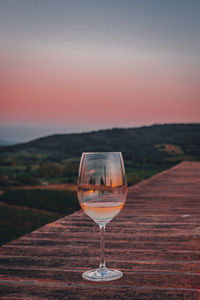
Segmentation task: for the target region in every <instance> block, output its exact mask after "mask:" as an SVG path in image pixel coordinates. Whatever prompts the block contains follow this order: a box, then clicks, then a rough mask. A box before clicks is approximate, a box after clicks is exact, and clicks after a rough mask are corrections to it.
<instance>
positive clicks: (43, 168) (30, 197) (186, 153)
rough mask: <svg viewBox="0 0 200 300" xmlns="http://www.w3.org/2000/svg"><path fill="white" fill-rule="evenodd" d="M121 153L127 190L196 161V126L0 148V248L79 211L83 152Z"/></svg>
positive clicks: (199, 149)
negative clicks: (181, 165)
mask: <svg viewBox="0 0 200 300" xmlns="http://www.w3.org/2000/svg"><path fill="white" fill-rule="evenodd" d="M95 151H97V152H101V151H120V152H122V153H123V157H124V160H125V167H126V172H127V178H128V185H129V186H130V185H134V184H135V183H137V182H139V181H141V180H143V179H146V178H149V177H151V176H152V175H154V174H156V173H159V172H161V171H163V170H165V169H168V168H170V167H172V166H173V165H175V164H177V163H179V162H181V161H185V160H190V161H200V124H168V125H153V126H145V127H140V128H128V129H121V128H115V129H109V130H101V131H93V132H89V133H80V134H56V135H51V136H48V137H44V138H39V139H36V140H33V141H30V142H27V143H23V144H17V145H13V146H3V147H0V225H1V226H0V244H3V243H6V242H8V241H10V240H13V239H15V238H17V237H19V236H21V235H23V234H25V233H27V232H30V231H32V230H34V229H36V228H38V227H40V226H43V225H44V224H46V223H49V222H52V221H54V220H56V219H58V218H61V217H63V216H65V215H67V214H71V213H72V212H74V211H75V210H78V209H79V208H80V206H79V204H78V200H77V196H76V180H77V173H78V167H79V161H80V156H81V153H82V152H95Z"/></svg>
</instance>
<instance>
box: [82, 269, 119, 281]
mask: <svg viewBox="0 0 200 300" xmlns="http://www.w3.org/2000/svg"><path fill="white" fill-rule="evenodd" d="M122 276H123V273H122V272H121V271H118V270H113V269H107V268H99V269H96V270H91V271H86V272H84V273H83V274H82V277H83V278H84V279H86V280H91V281H110V280H116V279H118V278H121V277H122Z"/></svg>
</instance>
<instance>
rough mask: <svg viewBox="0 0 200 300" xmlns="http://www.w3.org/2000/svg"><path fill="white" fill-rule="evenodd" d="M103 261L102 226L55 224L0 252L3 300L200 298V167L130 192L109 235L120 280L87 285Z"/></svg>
mask: <svg viewBox="0 0 200 300" xmlns="http://www.w3.org/2000/svg"><path fill="white" fill-rule="evenodd" d="M98 256H99V232H98V228H97V226H96V224H95V223H94V222H93V221H91V220H90V219H89V218H88V217H87V216H86V215H85V214H84V213H83V212H81V211H79V212H76V213H74V214H73V215H71V216H67V217H65V218H62V219H60V220H58V221H56V222H54V223H50V224H48V225H46V226H44V227H42V228H39V229H38V230H36V231H35V232H33V233H30V234H27V235H25V236H23V237H21V238H20V239H18V240H16V241H13V242H10V243H8V244H6V245H4V246H2V247H1V248H0V298H2V299H42V298H46V299H63V298H64V299H163V300H164V299H189V300H197V299H199V298H200V163H197V162H184V163H181V164H179V165H177V166H176V167H174V168H172V169H170V170H166V171H164V172H162V173H160V174H158V175H155V176H153V177H152V178H150V179H148V180H144V181H142V182H140V183H139V184H137V185H136V186H133V187H130V188H129V191H128V200H127V205H126V207H125V208H124V210H123V211H122V212H121V213H120V215H119V216H118V217H116V218H115V219H114V220H113V221H112V222H111V223H110V224H109V225H108V226H107V232H106V257H107V264H108V266H109V267H111V268H119V269H121V270H122V271H123V273H124V276H123V277H122V278H121V279H119V280H118V281H113V282H107V283H103V284H102V283H91V282H87V281H85V280H84V279H82V277H81V273H82V272H83V271H85V270H87V269H90V268H95V267H96V266H97V265H98Z"/></svg>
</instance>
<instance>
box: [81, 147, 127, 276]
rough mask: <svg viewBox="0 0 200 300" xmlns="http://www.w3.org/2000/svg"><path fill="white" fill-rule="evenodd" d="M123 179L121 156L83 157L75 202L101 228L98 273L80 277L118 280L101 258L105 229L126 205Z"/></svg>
mask: <svg viewBox="0 0 200 300" xmlns="http://www.w3.org/2000/svg"><path fill="white" fill-rule="evenodd" d="M126 190H127V184H126V175H125V169H124V163H123V158H122V154H121V153H120V152H96V153H95V152H94V153H83V154H82V157H81V162H80V167H79V175H78V199H79V202H80V205H81V207H82V209H83V210H84V212H85V213H86V214H87V215H88V216H89V217H90V218H91V219H93V220H94V221H95V222H96V223H97V224H98V225H99V227H100V233H101V254H100V265H99V268H98V269H97V270H92V271H87V272H85V273H83V275H82V276H83V278H85V279H88V280H92V281H109V280H114V279H117V278H120V277H121V276H122V275H123V274H122V272H120V271H118V270H111V269H107V268H106V264H105V258H104V232H105V226H106V224H107V223H109V222H110V221H111V220H112V219H113V218H114V217H115V216H116V215H117V214H118V213H119V212H120V210H121V209H122V208H123V206H124V204H125V201H126Z"/></svg>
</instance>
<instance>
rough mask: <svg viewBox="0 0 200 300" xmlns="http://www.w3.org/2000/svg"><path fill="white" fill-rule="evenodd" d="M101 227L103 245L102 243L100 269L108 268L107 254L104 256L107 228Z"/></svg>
mask: <svg viewBox="0 0 200 300" xmlns="http://www.w3.org/2000/svg"><path fill="white" fill-rule="evenodd" d="M99 227H100V235H101V243H100V264H99V268H100V269H105V268H106V262H105V254H104V233H105V226H99Z"/></svg>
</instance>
